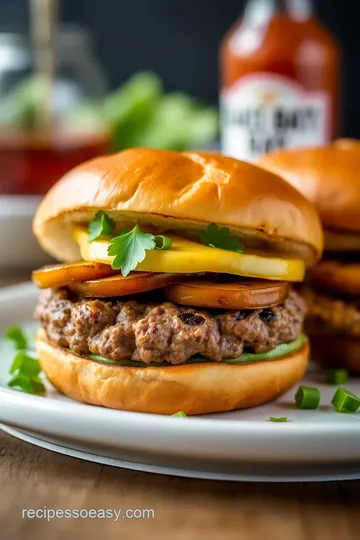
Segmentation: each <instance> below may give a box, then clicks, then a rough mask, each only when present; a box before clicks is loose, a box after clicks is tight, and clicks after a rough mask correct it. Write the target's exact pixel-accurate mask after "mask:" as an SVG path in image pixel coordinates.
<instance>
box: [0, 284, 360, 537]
mask: <svg viewBox="0 0 360 540" xmlns="http://www.w3.org/2000/svg"><path fill="white" fill-rule="evenodd" d="M17 279H18V278H7V279H6V280H5V279H0V285H1V284H5V283H6V284H8V283H9V282H11V281H12V282H13V281H16V280H17ZM44 507H47V508H48V509H49V508H52V509H58V508H60V509H82V508H85V509H120V508H121V509H123V510H126V509H154V513H155V517H154V518H143V519H134V518H133V519H119V521H118V522H114V521H112V520H110V519H87V520H85V519H53V520H51V521H49V522H47V521H45V520H43V519H30V518H24V519H23V518H22V511H23V509H38V508H39V509H43V508H44ZM359 508H360V482H343V483H340V482H330V483H309V484H261V483H258V484H250V483H235V482H214V481H200V480H190V479H182V478H174V477H170V476H160V475H154V474H150V473H140V472H133V471H127V470H122V469H116V468H111V467H107V466H102V465H96V464H93V463H88V462H85V461H81V460H77V459H73V458H70V457H66V456H62V455H60V454H55V453H52V452H50V451H46V450H42V449H40V448H37V447H35V446H31V445H30V444H27V443H24V442H21V441H19V440H17V439H15V438H13V437H10V436H9V435H7V434H5V433H3V432H1V431H0V539H1V540H39V539H44V540H48V539H49V540H50V539H51V540H60V539H65V540H71V539H73V538H74V539H75V538H76V539H82V538H87V539H89V540H92V539H99V540H102V539H103V538H104V539H111V540H112V539H117V538H119V539H125V540H127V539H133V538H134V539H138V538H139V539H153V538H154V539H157V540H162V539H164V540H168V539H175V540H177V539H181V540H182V539H184V540H202V539H204V540H205V539H206V540H212V539H214V540H218V539H223V538H234V539H239V540H243V539H244V540H248V539H249V540H331V539H336V540H359V539H360V510H359Z"/></svg>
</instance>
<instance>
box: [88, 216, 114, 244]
mask: <svg viewBox="0 0 360 540" xmlns="http://www.w3.org/2000/svg"><path fill="white" fill-rule="evenodd" d="M114 229H115V222H114V221H113V220H112V219H111V218H109V216H108V215H107V214H105V212H103V211H102V210H99V212H97V213H96V215H95V217H94V219H93V220H92V221H90V223H89V229H88V230H89V239H88V240H89V242H93V241H94V240H96V239H97V238H100V237H101V236H110V235H111V234H113V232H114Z"/></svg>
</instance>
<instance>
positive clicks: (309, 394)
mask: <svg viewBox="0 0 360 540" xmlns="http://www.w3.org/2000/svg"><path fill="white" fill-rule="evenodd" d="M295 402H296V406H297V408H298V409H317V408H318V406H319V404H320V391H319V389H318V388H315V386H299V388H298V391H297V392H296V394H295Z"/></svg>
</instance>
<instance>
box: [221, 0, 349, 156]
mask: <svg viewBox="0 0 360 540" xmlns="http://www.w3.org/2000/svg"><path fill="white" fill-rule="evenodd" d="M220 76H221V91H220V107H221V128H222V150H223V152H224V153H225V154H226V155H229V156H233V157H236V158H238V159H243V160H245V161H253V160H256V159H257V158H258V157H259V156H260V155H261V154H264V153H266V152H268V151H270V150H274V149H276V148H295V147H302V146H318V145H324V144H327V143H329V142H330V141H331V140H332V139H333V138H335V137H336V136H337V135H338V128H339V125H338V123H339V122H338V115H339V86H340V49H339V46H338V44H337V42H336V40H335V39H334V38H333V37H332V35H331V34H330V33H329V32H328V31H327V30H326V29H325V28H324V27H323V26H322V25H321V23H320V22H319V21H318V20H317V19H316V17H315V14H314V9H313V4H312V2H311V0H248V2H247V3H246V5H245V10H244V13H243V17H242V18H241V19H240V20H239V21H237V22H236V23H235V26H234V27H233V28H231V29H230V31H229V33H228V34H227V35H226V36H225V38H224V40H223V42H222V45H221V49H220Z"/></svg>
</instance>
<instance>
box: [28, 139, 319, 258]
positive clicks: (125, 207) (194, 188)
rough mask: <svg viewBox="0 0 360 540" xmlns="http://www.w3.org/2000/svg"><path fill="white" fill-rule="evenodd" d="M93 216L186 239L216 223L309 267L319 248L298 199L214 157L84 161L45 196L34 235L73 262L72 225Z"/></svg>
mask: <svg viewBox="0 0 360 540" xmlns="http://www.w3.org/2000/svg"><path fill="white" fill-rule="evenodd" d="M98 210H103V211H106V212H107V213H108V214H109V215H110V216H111V217H112V218H113V219H114V220H115V221H116V222H117V224H118V226H119V227H120V226H122V227H123V226H126V225H129V224H131V223H134V222H136V221H137V220H140V222H141V223H142V224H143V225H145V226H146V225H150V226H151V227H153V228H154V229H155V230H158V231H162V232H166V231H168V232H173V233H178V234H180V235H183V236H188V237H190V238H191V237H197V236H198V231H199V230H201V229H204V228H206V227H207V226H208V225H209V224H210V223H213V222H215V223H216V224H217V225H222V226H227V227H229V228H230V229H231V232H232V234H235V235H237V236H239V237H241V238H242V239H243V241H244V243H245V245H246V246H255V247H257V248H264V249H268V248H269V247H270V250H271V251H272V252H273V253H274V252H279V253H289V254H291V255H292V256H296V257H298V258H299V257H300V258H301V259H303V260H305V262H307V263H309V264H312V263H314V262H315V259H318V258H319V256H320V255H321V252H322V248H323V234H322V230H321V225H320V222H319V219H318V216H317V213H316V211H315V209H314V208H313V207H312V205H311V204H310V203H309V202H308V201H307V200H306V199H305V198H304V197H303V196H302V195H300V194H299V193H298V192H297V191H296V190H295V189H293V188H292V187H291V186H289V185H288V184H287V183H286V182H284V181H283V180H281V179H280V178H278V177H277V176H275V175H273V174H270V173H268V172H266V171H264V170H263V169H261V168H259V167H256V166H254V165H250V164H248V163H243V162H240V161H237V160H235V159H232V158H228V157H224V156H222V155H220V154H210V153H209V154H206V153H195V152H188V153H176V152H170V151H167V150H153V149H149V148H134V149H131V150H125V151H124V152H120V153H119V154H114V155H111V156H105V157H100V158H97V159H94V160H92V161H88V162H86V163H84V164H82V165H80V166H78V167H76V168H75V169H73V170H72V171H70V172H69V173H68V174H66V175H65V176H64V177H63V178H62V179H61V180H60V181H59V182H58V183H57V184H55V186H54V187H53V188H52V189H51V190H50V191H49V193H48V194H47V195H46V196H45V198H44V200H43V202H42V204H41V205H40V208H39V209H38V211H37V214H36V216H35V220H34V226H33V230H34V233H35V235H36V237H37V238H38V240H39V242H40V244H41V245H42V247H43V248H44V249H45V251H47V252H48V253H50V254H51V255H53V256H54V257H55V258H57V259H59V260H63V261H69V262H71V261H74V260H78V259H79V258H80V253H79V250H78V246H77V245H76V244H75V242H74V241H73V239H72V234H71V231H72V225H73V224H74V223H79V222H80V223H81V222H82V223H87V222H89V221H90V220H91V219H93V217H94V215H95V213H96V212H97V211H98Z"/></svg>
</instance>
